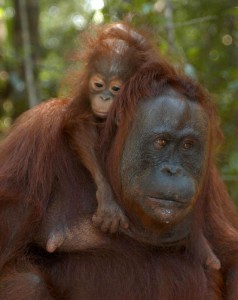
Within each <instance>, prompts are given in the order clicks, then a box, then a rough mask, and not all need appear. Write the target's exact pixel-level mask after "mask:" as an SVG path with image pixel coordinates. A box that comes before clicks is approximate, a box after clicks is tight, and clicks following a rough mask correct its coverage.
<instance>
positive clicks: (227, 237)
mask: <svg viewBox="0 0 238 300" xmlns="http://www.w3.org/2000/svg"><path fill="white" fill-rule="evenodd" d="M153 82H157V84H156V85H153V84H152V83H153ZM167 84H169V85H171V86H173V87H174V88H175V89H177V90H178V91H179V92H180V93H181V94H183V95H185V96H187V97H188V98H190V99H191V98H192V99H196V101H197V102H198V103H200V104H201V105H202V107H203V108H204V109H205V111H206V112H207V114H208V116H209V120H210V122H209V126H210V149H209V157H208V162H207V168H206V176H205V180H204V182H203V184H202V188H201V191H200V193H199V198H198V200H197V203H196V206H195V208H194V210H195V214H194V216H195V217H194V222H193V228H192V232H193V235H192V237H191V239H189V240H188V241H187V243H186V245H184V247H183V248H182V249H181V248H180V247H176V246H175V247H169V248H166V247H165V248H163V247H159V246H158V247H156V246H153V247H152V246H149V245H146V244H143V243H140V242H137V241H135V240H133V239H131V238H129V237H126V236H125V235H124V234H123V233H121V234H120V235H118V236H112V237H110V238H109V241H108V240H107V238H108V237H107V236H106V235H103V234H101V233H99V232H98V233H97V232H96V234H98V237H99V238H100V239H101V240H102V241H103V244H102V245H99V246H97V247H95V248H89V249H83V250H80V249H79V250H78V251H76V252H75V253H71V252H66V253H56V254H47V253H46V252H45V251H44V250H42V249H40V248H39V247H38V246H36V245H35V243H34V241H35V237H36V236H37V235H38V234H39V232H40V233H41V223H42V220H44V218H45V217H46V216H47V208H48V206H49V205H50V204H51V203H52V202H54V201H57V198H58V197H59V196H60V197H64V199H65V207H66V208H67V209H68V210H67V211H66V215H67V214H68V216H69V217H70V220H71V222H72V224H73V223H74V222H75V223H77V222H78V223H79V225H80V222H82V220H83V219H85V218H86V219H91V216H92V214H93V212H94V211H95V208H96V198H95V186H94V183H93V181H92V179H91V177H90V174H89V172H88V171H87V170H86V169H85V168H84V167H83V166H82V165H81V164H80V162H79V161H78V158H77V156H76V155H75V153H74V152H73V151H72V149H71V148H70V147H69V143H68V138H67V135H65V132H64V130H63V124H64V120H65V116H66V113H67V109H68V108H69V107H71V105H72V103H73V102H68V101H66V100H52V101H49V102H46V103H43V104H41V105H39V106H38V107H36V108H34V109H32V110H30V111H29V112H26V113H25V114H23V115H22V116H21V117H20V118H19V119H18V121H17V122H16V123H15V125H14V127H13V129H12V131H11V132H10V134H9V135H8V137H7V138H6V139H5V140H4V141H3V143H2V145H1V150H0V161H1V166H0V299H8V300H16V299H19V300H23V299H29V300H30V299H32V300H33V299H36V300H43V299H48V300H49V299H69V300H76V299H85V300H90V299H92V300H93V299H115V300H117V299H118V300H122V299H130V300H138V299H139V300H140V299H141V300H145V299H146V300H156V299H158V300H160V299H162V300H184V299H187V300H190V299H192V300H203V299H209V300H210V299H211V300H218V299H227V300H236V299H237V298H238V277H237V273H238V218H237V215H236V212H235V208H234V205H233V204H232V202H231V200H230V198H229V196H228V194H227V192H226V189H225V187H224V184H223V183H222V181H221V179H220V176H219V174H218V172H217V169H216V167H215V164H214V160H213V155H214V149H215V146H216V144H217V142H219V141H220V139H221V134H220V130H219V128H218V126H217V121H216V114H215V111H214V107H213V105H212V104H211V101H210V99H209V96H208V95H207V94H206V93H205V92H204V91H203V90H202V89H201V87H200V86H198V85H197V84H196V83H194V82H192V81H191V80H190V79H188V78H187V77H184V76H183V75H181V74H178V73H177V72H176V71H175V70H174V69H173V68H172V67H171V66H170V65H168V64H167V63H165V62H162V61H159V62H158V61H157V62H156V61H155V62H154V63H153V64H149V63H148V65H147V66H145V67H144V68H143V69H142V70H141V71H138V72H137V73H136V74H135V76H134V77H133V78H131V80H130V81H129V83H128V84H127V85H126V87H125V88H124V89H123V91H122V93H121V96H120V97H119V99H118V102H117V103H115V105H114V108H113V109H112V112H111V114H110V117H109V118H108V120H107V124H106V127H105V129H104V132H103V141H102V148H101V153H102V154H104V157H105V165H106V170H107V174H108V178H109V180H110V183H111V185H112V187H113V189H114V191H115V193H116V195H117V198H118V201H120V204H121V206H122V207H123V208H124V209H125V210H126V211H127V214H128V216H129V217H130V212H131V210H133V207H128V204H127V203H125V202H124V201H123V199H122V197H121V191H120V177H119V167H120V159H121V153H122V151H123V144H124V142H125V139H126V137H127V134H128V131H129V129H130V125H131V122H132V120H133V117H134V114H135V111H136V107H137V104H138V101H142V100H144V99H146V98H147V97H148V98H151V97H154V96H157V95H159V94H160V92H161V91H163V87H164V86H167ZM118 105H119V107H118ZM118 109H119V110H120V112H121V114H120V116H121V120H120V126H119V127H116V126H115V118H116V117H117V111H118ZM73 112H74V113H77V110H73ZM108 153H109V154H108ZM148 230H150V228H148ZM202 234H204V235H205V237H206V238H207V239H208V241H209V244H210V245H211V247H212V249H213V250H214V252H215V254H216V255H217V257H218V258H219V260H220V261H221V270H219V271H218V270H212V269H209V268H208V269H207V268H206V267H205V266H204V263H203V261H201V256H202V255H203V254H201V253H200V252H202V251H203V245H202V238H201V235H202ZM88 239H90V236H88ZM184 249H186V251H185V250H184Z"/></svg>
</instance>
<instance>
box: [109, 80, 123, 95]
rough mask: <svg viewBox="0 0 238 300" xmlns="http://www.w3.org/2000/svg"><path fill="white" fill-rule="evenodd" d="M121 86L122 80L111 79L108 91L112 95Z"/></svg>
mask: <svg viewBox="0 0 238 300" xmlns="http://www.w3.org/2000/svg"><path fill="white" fill-rule="evenodd" d="M121 86H122V81H121V80H113V81H112V82H111V84H110V91H111V93H112V94H113V95H116V94H117V93H118V92H119V91H120V89H121Z"/></svg>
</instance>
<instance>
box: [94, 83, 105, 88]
mask: <svg viewBox="0 0 238 300" xmlns="http://www.w3.org/2000/svg"><path fill="white" fill-rule="evenodd" d="M94 85H95V86H96V87H97V88H102V87H103V84H102V83H100V82H94Z"/></svg>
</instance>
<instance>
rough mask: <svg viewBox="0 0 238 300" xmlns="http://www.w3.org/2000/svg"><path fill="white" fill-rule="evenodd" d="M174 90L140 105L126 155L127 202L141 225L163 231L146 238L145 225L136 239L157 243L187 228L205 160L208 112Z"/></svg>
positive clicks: (124, 187) (173, 239)
mask: <svg viewBox="0 0 238 300" xmlns="http://www.w3.org/2000/svg"><path fill="white" fill-rule="evenodd" d="M170 93H171V95H169V94H167V95H166V94H165V95H163V96H161V97H158V98H157V99H156V100H154V99H152V100H148V101H145V102H144V103H142V104H141V106H140V108H139V110H138V112H137V115H136V117H135V120H134V122H133V126H132V130H131V132H130V134H129V136H128V139H127V141H126V144H125V148H124V151H123V156H122V166H121V180H122V193H123V198H124V199H125V200H124V202H125V205H128V207H129V209H130V211H131V210H132V211H134V215H133V217H134V218H135V222H139V224H140V225H141V226H142V228H147V227H148V226H150V228H153V229H154V230H155V232H158V231H159V232H160V231H161V236H159V237H158V236H157V234H156V235H154V237H153V235H152V236H151V233H148V237H147V233H146V230H144V232H143V229H142V231H140V232H139V231H137V232H136V235H138V237H137V238H138V239H139V240H140V239H142V240H144V239H145V240H147V239H148V241H149V242H150V241H152V242H155V243H157V242H159V243H161V242H162V243H171V242H176V240H180V239H182V238H184V237H185V236H186V235H187V234H188V233H189V231H190V222H191V214H190V212H191V211H192V209H193V206H194V204H195V201H196V196H197V194H198V192H199V189H200V187H201V183H202V179H203V174H204V168H205V165H206V155H207V139H208V137H207V132H208V131H207V126H208V122H207V117H206V115H205V113H204V111H203V110H202V109H201V107H200V106H199V105H198V104H196V103H194V102H192V101H187V100H185V99H182V97H179V96H178V95H176V94H175V93H174V92H170ZM135 141H136V143H135ZM174 225H175V227H174ZM164 228H169V230H168V231H167V230H164ZM162 229H163V230H162ZM142 232H143V233H142ZM163 232H164V233H163ZM143 234H144V235H145V236H143ZM153 239H155V241H153Z"/></svg>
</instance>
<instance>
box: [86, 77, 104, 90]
mask: <svg viewBox="0 0 238 300" xmlns="http://www.w3.org/2000/svg"><path fill="white" fill-rule="evenodd" d="M89 86H90V88H91V89H92V91H95V92H98V91H102V90H104V88H105V83H104V81H103V79H102V78H101V77H100V76H99V75H93V76H92V77H91V78H90V80H89Z"/></svg>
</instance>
